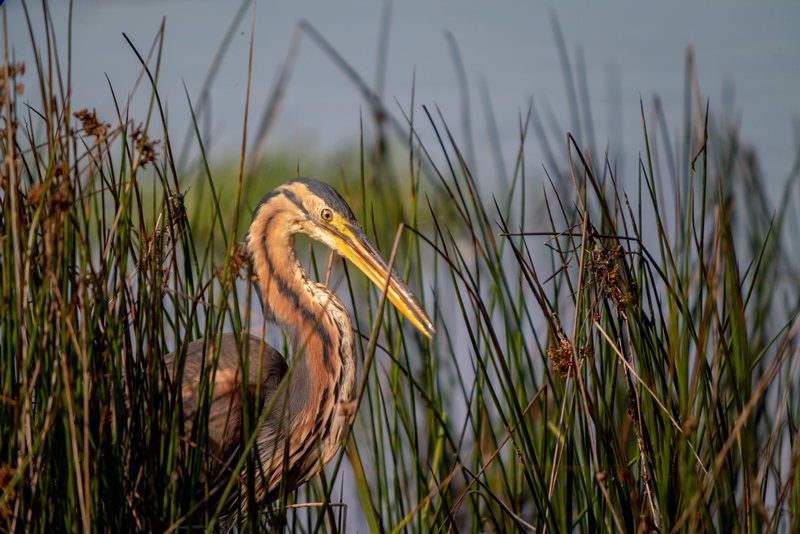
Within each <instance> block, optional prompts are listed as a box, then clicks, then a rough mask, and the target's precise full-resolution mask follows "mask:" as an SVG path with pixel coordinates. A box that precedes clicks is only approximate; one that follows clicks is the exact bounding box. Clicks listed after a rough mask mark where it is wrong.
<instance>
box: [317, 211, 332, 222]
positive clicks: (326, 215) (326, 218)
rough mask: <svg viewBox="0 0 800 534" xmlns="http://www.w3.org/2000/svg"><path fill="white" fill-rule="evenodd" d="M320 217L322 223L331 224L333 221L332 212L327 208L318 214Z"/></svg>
mask: <svg viewBox="0 0 800 534" xmlns="http://www.w3.org/2000/svg"><path fill="white" fill-rule="evenodd" d="M320 216H322V220H323V221H327V222H331V221H332V220H333V212H332V211H331V210H329V209H328V208H323V210H322V211H321V212H320Z"/></svg>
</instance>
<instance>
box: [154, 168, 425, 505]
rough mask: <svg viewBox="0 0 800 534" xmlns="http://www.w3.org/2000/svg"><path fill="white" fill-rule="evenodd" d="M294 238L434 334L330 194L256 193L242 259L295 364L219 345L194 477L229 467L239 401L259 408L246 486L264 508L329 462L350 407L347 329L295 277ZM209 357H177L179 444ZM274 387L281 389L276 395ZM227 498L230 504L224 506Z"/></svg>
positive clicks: (312, 286)
mask: <svg viewBox="0 0 800 534" xmlns="http://www.w3.org/2000/svg"><path fill="white" fill-rule="evenodd" d="M298 233H305V234H308V235H309V236H310V237H311V238H313V239H315V240H317V241H320V242H322V243H324V244H325V245H327V246H329V247H330V248H331V249H333V250H336V251H338V252H339V253H340V254H341V255H342V256H344V257H345V258H347V259H348V260H350V261H351V262H352V263H353V264H354V265H355V266H356V267H358V268H359V269H360V270H361V271H363V272H364V274H366V275H367V277H369V279H370V280H372V282H374V283H375V284H376V285H378V287H380V288H383V287H384V284H385V282H386V277H387V276H388V277H389V286H388V295H387V297H388V299H389V301H391V302H392V304H394V306H396V307H397V308H398V310H399V311H400V312H402V313H403V314H404V315H405V316H406V317H407V318H408V319H409V321H411V323H412V324H413V325H414V326H415V327H416V328H418V329H419V330H420V331H421V332H422V333H423V334H425V335H426V336H428V337H431V336H432V334H433V333H434V328H433V325H432V324H431V321H430V319H428V316H427V315H426V314H425V311H424V310H423V308H422V306H421V305H420V303H419V301H418V300H417V299H416V297H415V296H414V294H413V293H412V292H411V290H410V289H409V288H408V286H407V285H406V284H405V283H404V282H403V281H402V279H401V278H400V276H399V275H398V274H397V273H396V272H395V271H394V270H391V271H390V268H389V265H388V262H387V261H386V259H385V258H384V257H383V256H381V254H380V252H378V250H377V248H375V246H374V245H373V244H372V243H371V242H370V241H369V239H368V238H367V236H366V235H365V234H364V231H363V230H362V229H361V225H360V224H359V223H358V221H356V218H355V217H354V216H353V213H352V211H351V210H350V207H349V206H348V205H347V203H346V202H345V201H344V199H343V198H342V197H341V196H340V195H339V194H338V193H337V192H336V191H335V190H334V189H333V188H332V187H330V186H329V185H327V184H325V183H322V182H319V181H317V180H312V179H308V178H298V179H295V180H291V181H289V182H286V183H285V184H283V185H281V186H279V187H277V188H276V189H274V190H272V191H271V192H269V193H268V194H267V195H266V196H264V198H263V199H262V200H261V202H260V203H259V205H258V206H257V207H256V209H255V212H254V213H253V218H252V221H251V223H250V229H249V230H248V232H247V237H246V246H247V252H248V254H249V261H250V265H251V267H252V270H253V273H254V274H255V275H256V276H257V278H258V281H257V283H256V284H255V285H254V287H255V288H256V292H257V294H258V296H259V300H260V301H261V305H262V308H263V309H264V313H265V316H266V317H267V319H268V321H270V322H271V323H274V324H275V325H277V326H278V328H280V330H281V331H282V332H283V334H284V335H285V337H286V339H287V341H288V346H289V348H290V350H291V354H292V355H294V356H293V358H296V361H295V362H294V363H293V366H292V371H291V373H289V372H288V370H289V367H288V366H287V363H286V360H285V359H284V358H283V357H282V356H281V355H280V353H278V351H277V350H275V349H274V348H272V347H270V346H269V345H267V344H266V343H263V342H262V340H261V339H259V338H258V337H255V336H252V335H250V336H249V337H247V338H246V339H244V340H243V341H242V342H239V339H237V336H236V335H235V334H223V335H222V336H221V339H220V340H219V342H220V346H219V359H218V361H217V366H216V372H215V373H212V374H211V375H210V378H209V383H210V384H211V383H213V384H212V385H213V393H212V395H211V401H210V406H209V407H208V425H207V432H208V445H207V447H208V451H207V452H208V453H209V458H212V459H216V462H214V461H213V460H209V465H210V467H209V469H208V472H207V473H206V474H204V476H205V477H207V480H209V481H210V480H213V479H216V478H218V477H219V476H220V475H221V474H224V473H225V472H226V471H227V472H230V468H231V466H232V465H233V464H235V460H236V459H237V457H238V454H239V451H240V447H241V445H242V443H241V441H242V439H243V436H242V411H243V403H244V402H248V403H251V404H250V406H253V407H254V408H255V410H256V412H255V413H256V414H261V413H262V411H263V410H266V409H267V407H269V406H271V409H270V411H269V414H267V415H266V417H265V418H264V424H263V426H261V428H260V429H258V431H257V432H258V433H257V437H256V447H257V456H256V458H257V464H258V465H257V468H256V476H255V480H254V481H253V482H254V487H255V491H256V497H257V498H258V499H259V501H260V502H264V501H267V502H269V501H273V500H275V499H276V498H277V497H278V494H279V491H280V487H281V485H282V484H283V486H284V487H285V488H287V489H288V491H293V490H294V489H296V488H297V487H299V486H301V485H302V484H304V483H305V482H306V481H308V480H309V479H310V478H312V477H313V476H314V475H316V474H317V473H318V472H319V471H320V470H321V469H322V468H323V467H324V466H325V464H327V463H328V461H330V460H331V459H332V458H333V457H334V456H335V454H336V452H337V450H338V449H339V446H340V444H341V442H342V439H343V437H344V432H345V429H346V428H347V425H348V423H349V420H350V416H351V415H352V414H353V413H354V409H355V408H356V406H355V397H356V359H355V351H356V335H355V332H354V330H353V323H352V321H351V319H350V315H349V314H348V312H347V309H346V308H345V307H344V305H343V304H342V302H341V301H340V300H339V299H338V298H337V297H336V295H334V294H333V292H331V290H330V289H328V288H327V287H326V286H325V285H324V284H320V283H317V282H314V281H312V280H311V279H310V278H309V277H308V275H307V274H306V273H305V271H304V270H303V268H302V266H301V265H300V262H299V261H298V259H297V254H296V251H295V235H296V234H298ZM243 354H248V355H249V356H248V358H249V365H248V372H247V375H246V376H245V374H244V372H243V371H242V369H241V367H240V361H242V360H241V358H240V356H241V355H243ZM214 355H215V346H214V343H213V342H208V343H207V341H206V340H203V339H200V340H197V341H193V342H191V343H189V345H188V347H187V349H186V358H185V363H184V371H183V377H182V387H181V393H182V405H183V417H184V428H183V431H184V435H185V436H190V435H191V429H192V421H193V419H194V417H195V413H196V410H197V395H198V389H199V385H200V382H201V377H202V375H203V373H204V372H206V373H208V372H210V366H209V365H208V362H210V361H211V359H212V358H213V357H214ZM259 355H261V358H260V361H259ZM176 358H177V353H175V352H173V353H172V354H170V355H168V356H167V357H166V358H165V363H166V367H167V371H168V373H169V375H170V378H171V379H173V378H174V374H175V369H176ZM287 374H288V375H289V376H286V375H287ZM282 380H287V384H286V385H285V386H284V387H279V385H280V384H281V381H282ZM243 381H244V383H243ZM243 386H244V387H243ZM243 391H247V392H248V394H247V395H246V397H247V398H245V396H244V395H243ZM276 396H277V398H275V397H276ZM214 463H216V467H211V465H212V464H214ZM245 477H246V473H245V472H244V471H243V472H242V478H243V479H244V478H245ZM237 497H238V496H237V495H234V496H233V497H232V501H233V502H234V503H235V500H236V498H237Z"/></svg>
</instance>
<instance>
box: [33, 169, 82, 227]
mask: <svg viewBox="0 0 800 534" xmlns="http://www.w3.org/2000/svg"><path fill="white" fill-rule="evenodd" d="M64 176H65V173H64V167H63V164H62V163H61V162H56V165H55V168H54V170H53V176H52V177H51V179H50V187H49V191H45V187H44V184H43V183H41V184H34V185H32V186H31V187H30V189H28V194H27V202H28V205H29V206H30V207H31V208H33V209H36V208H37V207H38V206H39V202H40V201H41V200H42V195H45V194H46V196H47V199H46V203H45V207H46V208H47V213H49V214H51V215H58V214H61V213H64V212H65V211H67V210H68V209H69V207H70V206H71V205H72V201H71V198H72V187H71V185H70V183H69V180H67V179H66V178H65V177H64Z"/></svg>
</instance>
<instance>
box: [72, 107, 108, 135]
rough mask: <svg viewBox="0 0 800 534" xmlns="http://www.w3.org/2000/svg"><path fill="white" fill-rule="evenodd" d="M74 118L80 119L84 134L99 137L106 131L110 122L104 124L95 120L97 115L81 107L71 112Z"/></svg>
mask: <svg viewBox="0 0 800 534" xmlns="http://www.w3.org/2000/svg"><path fill="white" fill-rule="evenodd" d="M72 115H73V116H74V117H75V118H77V119H78V120H79V121H81V129H82V130H83V132H84V133H85V134H86V135H91V136H93V137H96V138H98V139H100V138H101V137H104V136H105V135H106V133H107V132H108V128H110V127H111V125H110V124H106V123H103V122H100V121H98V120H97V115H95V112H94V111H89V110H88V109H82V110H80V111H76V112H75V113H73V114H72Z"/></svg>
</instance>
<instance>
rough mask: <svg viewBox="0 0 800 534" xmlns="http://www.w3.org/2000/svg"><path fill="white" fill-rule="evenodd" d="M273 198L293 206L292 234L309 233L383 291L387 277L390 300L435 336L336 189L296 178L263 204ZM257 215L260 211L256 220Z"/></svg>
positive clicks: (394, 272) (395, 274)
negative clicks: (284, 200) (283, 200)
mask: <svg viewBox="0 0 800 534" xmlns="http://www.w3.org/2000/svg"><path fill="white" fill-rule="evenodd" d="M273 195H283V196H284V197H286V200H288V201H289V205H293V208H292V212H293V217H292V226H293V228H292V229H291V230H292V231H293V232H296V233H304V234H307V235H308V236H310V237H311V238H312V239H315V240H317V241H319V242H321V243H324V244H325V245H327V246H328V247H330V248H331V249H333V250H335V251H337V252H338V253H339V254H341V255H342V256H344V257H345V258H347V259H348V260H350V262H352V263H353V265H355V266H356V267H358V269H359V270H361V272H363V273H364V274H365V275H366V276H367V277H368V278H369V279H370V280H371V281H372V282H373V283H374V284H375V285H377V286H378V287H379V288H381V289H383V287H384V284H385V283H386V277H387V276H388V277H389V287H388V294H387V297H388V298H389V301H390V302H391V303H392V304H393V305H394V306H395V307H396V308H397V309H398V310H400V312H401V313H402V314H403V315H405V316H406V317H407V318H408V320H409V321H411V324H413V325H414V326H415V327H416V328H417V329H418V330H419V331H420V332H422V333H423V334H425V335H426V336H427V337H432V335H433V334H434V333H435V330H434V328H433V324H432V323H431V320H430V319H429V318H428V316H427V315H426V313H425V310H424V309H423V308H422V305H421V304H420V303H419V301H418V300H417V298H416V297H415V296H414V294H413V293H412V292H411V289H409V287H408V286H407V285H406V284H405V282H403V280H402V278H400V276H399V275H398V274H397V272H396V271H395V270H394V269H390V267H389V263H388V262H387V261H386V258H384V257H383V255H382V254H381V253H380V252H379V251H378V249H377V248H376V247H375V245H373V244H372V242H371V241H370V240H369V238H368V237H367V235H366V234H365V233H364V230H363V229H362V228H361V225H360V224H359V223H358V221H357V220H356V218H355V216H354V215H353V212H352V211H351V210H350V206H348V205H347V202H345V200H344V199H343V198H342V197H341V195H339V193H337V192H336V190H335V189H333V188H332V187H331V186H329V185H328V184H326V183H323V182H320V181H319V180H314V179H311V178H297V179H294V180H291V181H289V182H286V183H285V184H283V185H282V186H280V187H278V188H277V189H275V190H274V191H273V192H272V193H270V194H269V195H267V197H265V198H264V200H262V204H263V203H265V202H267V201H269V197H271V196H273ZM257 212H258V208H257V209H256V212H255V213H254V219H255V217H256V214H257Z"/></svg>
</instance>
